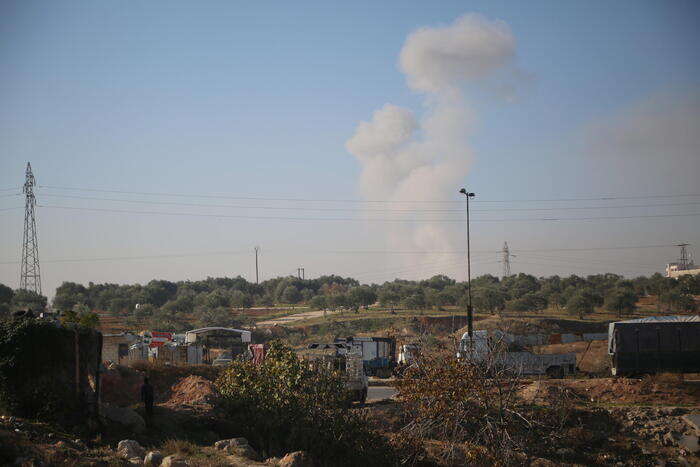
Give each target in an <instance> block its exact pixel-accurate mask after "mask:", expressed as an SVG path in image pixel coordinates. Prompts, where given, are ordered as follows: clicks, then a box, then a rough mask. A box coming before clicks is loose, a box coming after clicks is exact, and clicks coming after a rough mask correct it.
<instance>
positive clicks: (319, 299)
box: [309, 295, 328, 310]
mask: <svg viewBox="0 0 700 467" xmlns="http://www.w3.org/2000/svg"><path fill="white" fill-rule="evenodd" d="M309 306H310V307H311V308H313V309H314V310H323V309H325V308H326V307H327V306H328V303H327V301H326V297H325V296H323V295H316V296H315V297H313V298H312V299H311V300H309Z"/></svg>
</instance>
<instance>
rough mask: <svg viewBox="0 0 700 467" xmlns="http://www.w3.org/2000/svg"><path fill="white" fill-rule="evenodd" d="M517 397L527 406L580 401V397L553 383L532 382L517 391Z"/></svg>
mask: <svg viewBox="0 0 700 467" xmlns="http://www.w3.org/2000/svg"><path fill="white" fill-rule="evenodd" d="M517 395H518V397H519V398H520V399H522V400H523V401H525V402H527V403H529V404H533V403H534V404H547V405H549V404H551V403H553V402H554V401H561V400H562V399H567V400H571V399H573V400H580V399H581V397H580V396H579V395H578V394H577V393H575V392H574V391H572V390H571V389H569V388H567V387H565V386H562V385H561V384H559V383H557V382H555V381H541V380H540V381H533V382H532V383H530V384H526V385H524V386H523V387H522V388H520V389H519V390H518V391H517Z"/></svg>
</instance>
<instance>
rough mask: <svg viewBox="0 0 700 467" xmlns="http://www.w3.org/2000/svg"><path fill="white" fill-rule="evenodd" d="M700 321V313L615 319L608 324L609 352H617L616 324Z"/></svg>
mask: <svg viewBox="0 0 700 467" xmlns="http://www.w3.org/2000/svg"><path fill="white" fill-rule="evenodd" d="M696 322H700V315H685V316H684V315H676V316H650V317H648V318H637V319H630V320H627V321H615V322H614V323H610V324H609V325H608V353H609V354H611V355H612V354H613V353H615V344H616V343H615V339H614V336H615V334H614V333H615V325H616V324H634V323H696Z"/></svg>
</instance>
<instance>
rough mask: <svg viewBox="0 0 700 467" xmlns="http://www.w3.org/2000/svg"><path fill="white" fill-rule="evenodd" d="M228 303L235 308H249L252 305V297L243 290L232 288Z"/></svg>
mask: <svg viewBox="0 0 700 467" xmlns="http://www.w3.org/2000/svg"><path fill="white" fill-rule="evenodd" d="M229 303H230V305H231V306H232V307H235V308H250V307H251V306H252V305H253V299H252V298H251V296H250V295H248V294H247V293H245V292H241V291H240V290H234V291H233V292H231V298H230V300H229Z"/></svg>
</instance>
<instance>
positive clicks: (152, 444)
mask: <svg viewBox="0 0 700 467" xmlns="http://www.w3.org/2000/svg"><path fill="white" fill-rule="evenodd" d="M110 371H111V372H112V373H111V376H112V378H113V379H112V381H111V384H112V390H111V391H108V392H107V393H106V395H107V396H108V397H106V398H105V400H104V401H103V402H104V405H103V406H102V414H103V419H102V424H103V427H104V429H103V430H102V434H101V435H98V436H91V437H88V436H83V437H81V436H79V435H77V434H75V433H78V432H79V430H78V427H76V430H75V431H74V433H70V432H68V431H67V430H61V429H59V428H57V427H55V426H51V425H48V424H44V423H38V422H34V421H29V420H23V419H19V418H16V417H7V416H3V417H2V418H0V465H24V466H36V465H170V466H182V465H203V466H217V465H239V466H260V465H268V466H269V465H281V466H303V465H309V466H310V465H312V464H313V462H312V461H313V460H312V459H309V456H308V455H306V454H305V453H301V452H297V453H289V454H288V455H287V456H284V457H283V458H268V459H265V458H263V457H262V456H261V453H260V452H259V450H258V449H257V448H256V446H252V445H250V444H249V443H248V442H247V441H246V440H245V439H243V438H241V437H240V434H239V433H237V428H236V427H235V426H230V424H229V423H228V421H227V420H226V416H225V414H224V413H223V412H222V411H221V409H220V405H221V400H220V396H219V394H218V392H217V391H216V388H215V387H214V386H213V384H212V380H211V376H212V375H213V374H212V375H209V374H204V373H202V372H200V374H190V375H187V374H186V372H183V370H182V369H177V371H176V373H177V374H176V375H175V376H173V375H166V374H165V372H167V370H162V371H163V372H164V374H161V375H160V376H158V377H157V378H156V379H157V381H158V390H159V391H160V396H159V403H158V404H157V406H156V410H155V417H154V419H153V420H152V421H151V423H150V424H149V425H147V424H146V422H145V420H144V417H143V412H142V409H141V408H140V407H139V406H138V404H134V403H133V401H134V400H136V399H135V398H136V396H135V395H134V394H131V392H132V391H136V388H135V387H134V386H135V385H134V382H135V381H138V380H139V378H140V377H141V374H140V373H138V372H136V371H135V370H129V369H123V368H113V369H112V370H110ZM167 384H170V386H169V387H166V385H167ZM519 384H520V387H519V388H518V392H517V395H518V397H519V398H520V399H521V400H522V401H524V402H526V403H529V404H534V405H546V404H549V403H550V402H551V401H552V400H555V399H558V398H561V397H565V398H566V399H567V400H569V401H570V402H571V404H572V407H573V411H572V414H571V417H574V419H575V423H574V424H573V426H572V427H571V428H567V429H566V431H565V432H562V433H561V438H562V439H563V440H566V442H565V444H564V446H566V447H560V448H558V449H556V450H554V449H552V450H546V449H542V450H539V451H541V455H535V454H536V452H538V450H533V451H532V452H530V453H529V454H526V453H522V452H513V453H510V454H511V458H513V459H515V461H514V462H515V463H516V465H531V466H552V465H628V466H675V465H691V466H693V465H694V466H700V447H699V446H698V436H700V427H699V424H700V386H699V383H698V382H697V381H693V380H690V381H689V380H682V379H679V378H678V377H677V376H673V375H660V376H655V377H646V378H639V379H632V378H590V379H589V378H586V379H564V380H544V379H543V380H529V381H522V382H520V383H519ZM353 410H357V411H360V412H362V413H363V415H364V416H365V417H366V419H367V423H369V424H371V425H372V426H374V427H375V428H376V429H377V430H378V431H380V432H382V433H383V434H385V435H386V436H388V437H396V436H399V437H400V436H401V429H402V428H403V427H404V426H405V425H406V423H407V420H409V418H410V417H408V416H407V415H410V414H407V413H406V412H405V410H404V407H403V405H402V404H401V403H400V402H398V401H396V400H389V401H379V402H375V403H372V404H367V405H365V406H363V407H360V406H357V407H355V408H354V409H353ZM236 435H238V437H237V436H236ZM560 445H561V444H560ZM442 447H444V446H441V443H440V442H439V441H431V440H428V441H426V443H425V445H424V448H425V450H426V452H427V453H428V458H426V459H425V461H426V463H427V465H430V462H431V461H432V462H435V461H437V457H432V458H431V457H430V455H431V454H430V453H431V452H438V451H440V449H441V448H442ZM455 449H456V450H455V452H462V451H463V452H464V456H463V457H461V458H460V457H459V456H457V457H455V460H454V462H453V463H454V465H465V464H471V465H477V464H478V462H476V464H475V461H474V459H471V458H470V457H468V451H469V449H468V447H464V449H462V451H460V449H461V448H460V447H459V446H457V447H455ZM433 465H434V464H433Z"/></svg>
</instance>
